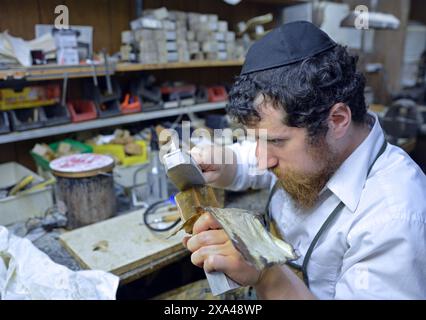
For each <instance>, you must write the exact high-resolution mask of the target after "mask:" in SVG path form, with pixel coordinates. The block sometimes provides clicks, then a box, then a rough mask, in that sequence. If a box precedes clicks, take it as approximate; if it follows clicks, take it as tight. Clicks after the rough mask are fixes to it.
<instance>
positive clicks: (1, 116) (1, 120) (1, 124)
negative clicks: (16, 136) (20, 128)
mask: <svg viewBox="0 0 426 320" xmlns="http://www.w3.org/2000/svg"><path fill="white" fill-rule="evenodd" d="M8 132H10V123H9V118H8V116H7V113H6V112H1V111H0V134H2V133H8Z"/></svg>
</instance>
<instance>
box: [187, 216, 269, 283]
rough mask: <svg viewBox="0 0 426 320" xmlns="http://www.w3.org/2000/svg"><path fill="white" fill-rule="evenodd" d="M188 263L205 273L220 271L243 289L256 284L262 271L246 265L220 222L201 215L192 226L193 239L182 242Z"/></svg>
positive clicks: (188, 237) (211, 217) (188, 238)
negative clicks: (187, 254)
mask: <svg viewBox="0 0 426 320" xmlns="http://www.w3.org/2000/svg"><path fill="white" fill-rule="evenodd" d="M183 244H184V246H185V247H187V248H188V250H190V251H191V252H193V253H192V255H191V261H192V263H193V264H195V265H196V266H198V267H200V268H204V270H205V271H206V272H213V271H220V272H223V273H225V274H226V275H227V276H229V277H230V278H231V279H232V280H234V281H235V282H237V283H239V284H240V285H242V286H247V285H255V284H256V283H257V282H258V280H259V278H260V274H261V272H260V271H258V270H256V268H255V267H253V266H251V265H250V264H249V263H248V262H246V261H245V260H244V258H243V256H242V255H241V253H240V252H238V250H237V249H235V247H234V246H233V244H232V242H231V240H230V239H229V237H228V235H227V234H226V233H225V231H224V230H223V229H221V226H220V224H219V222H217V220H216V219H215V218H214V217H213V216H212V215H211V214H210V213H204V214H203V215H202V216H201V217H200V218H199V219H198V220H197V221H196V222H195V224H194V229H193V236H192V237H191V236H187V237H185V238H184V239H183Z"/></svg>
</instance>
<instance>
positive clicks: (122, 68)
mask: <svg viewBox="0 0 426 320" xmlns="http://www.w3.org/2000/svg"><path fill="white" fill-rule="evenodd" d="M243 62H244V61H243V60H218V61H214V60H205V61H204V60H193V61H189V62H169V63H157V64H138V63H119V64H117V67H116V69H115V70H116V71H117V72H127V71H143V70H162V69H180V68H208V67H238V66H242V65H243Z"/></svg>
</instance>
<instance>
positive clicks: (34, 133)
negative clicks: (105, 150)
mask: <svg viewBox="0 0 426 320" xmlns="http://www.w3.org/2000/svg"><path fill="white" fill-rule="evenodd" d="M226 104H227V102H215V103H203V104H197V105H193V106H185V107H179V108H172V109H162V110H156V111H150V112H140V113H134V114H129V115H121V116H117V117H112V118H106V119H96V120H92V121H86V122H80V123H70V124H65V125H60V126H56V127H48V128H40V129H34V130H28V131H23V132H13V133H9V134H3V135H0V144H5V143H10V142H17V141H24V140H31V139H36V138H41V137H48V136H53V135H58V134H64V133H70V132H78V131H84V130H90V129H97V128H104V127H109V126H116V125H121V124H128V123H135V122H138V121H146V120H152V119H160V118H166V117H172V116H176V115H179V114H185V113H190V112H203V111H209V110H217V109H223V108H225V106H226Z"/></svg>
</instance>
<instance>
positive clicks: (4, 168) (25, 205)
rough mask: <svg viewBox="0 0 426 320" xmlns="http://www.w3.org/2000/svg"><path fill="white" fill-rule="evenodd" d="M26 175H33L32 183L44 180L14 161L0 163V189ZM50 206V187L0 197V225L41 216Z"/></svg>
mask: <svg viewBox="0 0 426 320" xmlns="http://www.w3.org/2000/svg"><path fill="white" fill-rule="evenodd" d="M28 175H32V176H33V177H34V183H39V182H42V181H44V180H43V179H42V178H41V177H40V176H38V175H37V174H35V173H34V172H32V171H31V170H28V169H27V168H25V167H23V166H21V165H20V164H18V163H16V162H8V163H4V164H0V177H1V179H0V189H1V188H5V187H9V186H12V185H14V184H16V183H17V182H19V181H20V180H21V179H22V178H24V177H25V176H28ZM52 206H53V198H52V187H45V188H44V189H41V190H35V191H30V192H28V193H23V194H19V193H18V194H17V195H16V196H12V197H7V198H3V199H0V225H9V224H13V223H16V222H20V221H26V220H27V219H29V218H33V217H42V216H44V214H45V212H46V210H47V209H49V208H50V207H52Z"/></svg>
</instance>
